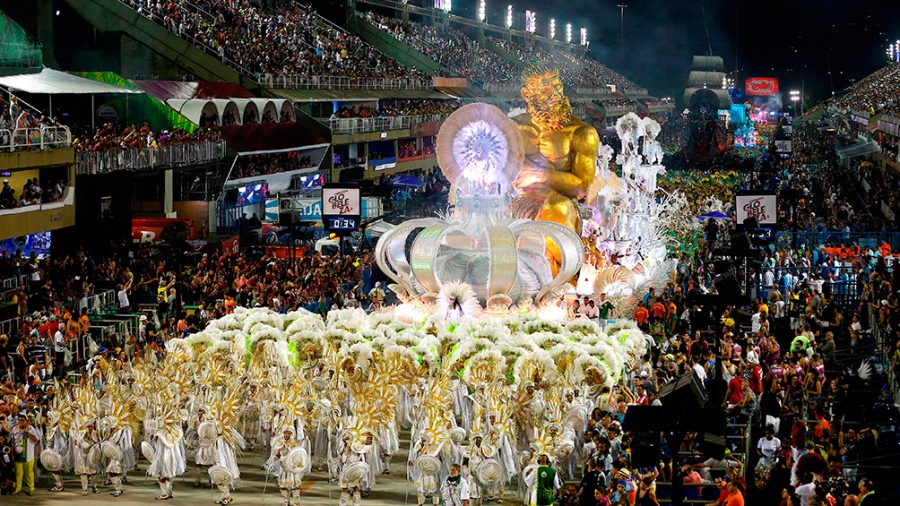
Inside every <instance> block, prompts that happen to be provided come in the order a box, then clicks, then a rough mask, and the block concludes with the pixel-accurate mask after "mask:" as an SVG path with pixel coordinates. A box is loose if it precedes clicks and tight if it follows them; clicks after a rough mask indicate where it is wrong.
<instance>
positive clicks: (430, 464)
mask: <svg viewBox="0 0 900 506" xmlns="http://www.w3.org/2000/svg"><path fill="white" fill-rule="evenodd" d="M416 469H418V470H419V471H421V472H422V474H437V473H438V471H440V470H441V461H440V460H438V459H437V457H434V456H432V455H422V456H421V457H419V458H417V459H416Z"/></svg>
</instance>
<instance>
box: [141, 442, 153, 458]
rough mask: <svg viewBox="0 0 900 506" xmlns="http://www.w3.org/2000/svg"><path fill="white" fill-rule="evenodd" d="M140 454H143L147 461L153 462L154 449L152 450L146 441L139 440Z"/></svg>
mask: <svg viewBox="0 0 900 506" xmlns="http://www.w3.org/2000/svg"><path fill="white" fill-rule="evenodd" d="M141 454H143V455H144V458H145V459H147V460H148V461H149V462H153V459H154V458H156V450H154V449H153V445H152V444H150V443H148V442H147V441H141Z"/></svg>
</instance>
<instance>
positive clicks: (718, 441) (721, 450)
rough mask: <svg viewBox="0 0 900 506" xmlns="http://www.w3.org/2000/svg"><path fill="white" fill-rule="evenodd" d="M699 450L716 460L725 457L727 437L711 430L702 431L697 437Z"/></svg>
mask: <svg viewBox="0 0 900 506" xmlns="http://www.w3.org/2000/svg"><path fill="white" fill-rule="evenodd" d="M696 446H697V451H699V452H700V453H702V454H703V455H706V456H707V457H711V458H714V459H716V460H722V459H724V458H725V449H726V448H727V446H726V445H725V438H724V437H723V436H719V435H716V434H710V433H709V432H701V433H700V434H698V435H697V439H696Z"/></svg>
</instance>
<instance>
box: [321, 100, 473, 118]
mask: <svg viewBox="0 0 900 506" xmlns="http://www.w3.org/2000/svg"><path fill="white" fill-rule="evenodd" d="M458 108H459V102H458V101H456V100H432V99H406V100H403V99H383V100H379V101H378V106H377V107H372V106H368V105H345V106H342V107H340V108H339V109H338V110H337V111H335V112H334V114H332V115H331V119H341V118H383V117H395V116H423V115H432V114H450V113H452V112H453V111H455V110H456V109H458Z"/></svg>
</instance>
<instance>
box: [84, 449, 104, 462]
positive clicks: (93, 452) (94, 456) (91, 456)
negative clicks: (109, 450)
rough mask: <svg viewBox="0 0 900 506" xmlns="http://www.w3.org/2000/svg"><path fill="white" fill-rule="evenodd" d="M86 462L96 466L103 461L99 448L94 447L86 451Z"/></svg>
mask: <svg viewBox="0 0 900 506" xmlns="http://www.w3.org/2000/svg"><path fill="white" fill-rule="evenodd" d="M87 460H88V462H90V463H91V464H94V465H97V464H99V463H100V462H102V461H103V453H102V452H101V451H100V447H99V446H97V445H94V446H92V447H91V449H90V450H88V454H87Z"/></svg>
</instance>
